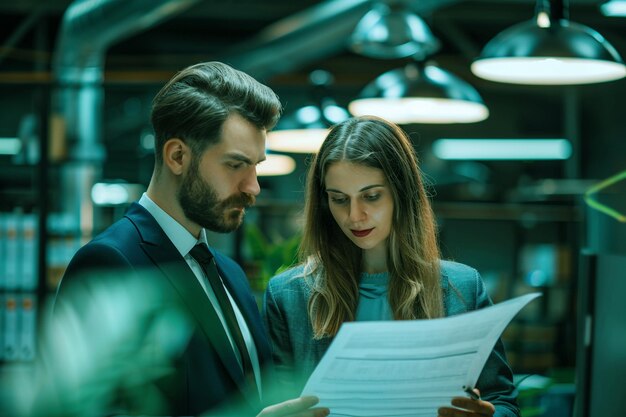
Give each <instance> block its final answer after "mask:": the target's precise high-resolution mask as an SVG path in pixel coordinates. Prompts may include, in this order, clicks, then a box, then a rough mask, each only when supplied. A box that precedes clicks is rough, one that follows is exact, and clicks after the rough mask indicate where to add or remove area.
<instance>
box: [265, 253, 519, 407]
mask: <svg viewBox="0 0 626 417" xmlns="http://www.w3.org/2000/svg"><path fill="white" fill-rule="evenodd" d="M310 279H311V277H310V276H309V277H304V275H303V266H297V267H295V268H292V269H289V270H287V271H285V272H283V273H281V274H280V275H277V276H275V277H274V278H272V279H271V280H270V282H269V285H268V287H267V290H266V292H265V297H264V303H263V318H264V320H265V324H266V326H267V329H268V331H269V335H270V340H271V342H272V347H273V354H272V355H273V359H274V364H275V366H276V368H275V370H276V375H275V377H276V379H277V380H278V381H277V382H279V383H280V384H281V385H282V386H283V387H284V390H285V391H287V392H285V393H284V394H285V395H298V394H299V393H300V391H301V390H302V388H303V387H304V383H305V382H306V380H307V378H308V377H309V376H310V375H311V373H312V372H313V370H314V369H315V366H316V365H317V364H318V362H319V361H320V360H321V358H322V356H323V355H324V353H325V352H326V350H327V349H328V346H329V345H330V342H331V340H332V338H330V337H328V338H324V339H321V340H315V339H313V328H312V326H311V322H310V320H309V317H308V314H307V303H308V299H309V295H310V287H309V285H308V284H307V282H306V281H307V280H310ZM441 286H442V289H443V297H444V298H443V301H444V308H445V314H446V316H453V315H455V314H460V313H464V312H467V311H471V310H476V309H478V308H482V307H485V306H488V305H491V304H492V301H491V299H490V298H489V295H488V294H487V292H486V289H485V285H484V283H483V280H482V278H481V277H480V275H479V274H478V271H476V270H475V269H474V268H471V267H469V266H467V265H463V264H460V263H456V262H450V261H441ZM512 381H513V375H512V372H511V369H510V368H509V366H508V364H507V361H506V356H505V353H504V346H503V345H502V342H501V341H500V340H498V342H497V344H496V346H495V347H494V349H493V352H492V353H491V355H490V356H489V359H488V360H487V363H486V364H485V367H484V368H483V371H482V373H481V375H480V377H479V379H478V383H477V388H478V389H480V392H481V396H482V398H483V399H485V400H487V401H490V402H491V403H492V404H493V405H494V406H495V407H496V414H495V415H496V416H497V417H514V416H515V417H519V415H520V414H519V408H518V406H517V401H516V398H517V390H516V389H515V387H514V385H513V382H512ZM442 405H443V404H442Z"/></svg>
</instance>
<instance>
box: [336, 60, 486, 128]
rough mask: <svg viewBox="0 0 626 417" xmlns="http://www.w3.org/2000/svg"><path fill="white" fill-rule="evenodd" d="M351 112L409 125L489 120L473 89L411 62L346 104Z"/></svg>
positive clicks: (432, 67) (444, 73)
mask: <svg viewBox="0 0 626 417" xmlns="http://www.w3.org/2000/svg"><path fill="white" fill-rule="evenodd" d="M348 109H349V110H350V113H352V114H354V115H356V116H361V115H376V116H379V117H382V118H385V119H387V120H389V121H392V122H395V123H399V124H408V123H473V122H479V121H481V120H485V119H486V118H487V117H489V110H488V109H487V107H486V106H485V104H484V103H483V100H482V98H481V97H480V94H478V91H476V89H475V88H474V87H472V86H471V85H470V84H468V83H467V82H465V81H464V80H462V79H461V78H459V77H457V76H455V75H454V74H452V73H450V72H449V71H446V70H444V69H442V68H439V67H437V66H435V65H432V64H426V65H425V64H423V63H421V62H415V63H410V64H408V65H407V66H405V67H404V68H400V69H395V70H392V71H389V72H386V73H384V74H382V75H380V76H379V77H378V78H376V79H375V80H374V81H373V82H372V83H370V84H369V85H367V86H366V87H365V88H364V89H363V91H362V93H361V97H360V98H358V99H356V100H354V101H352V102H351V103H350V104H349V105H348Z"/></svg>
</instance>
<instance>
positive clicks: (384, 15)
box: [349, 1, 440, 59]
mask: <svg viewBox="0 0 626 417" xmlns="http://www.w3.org/2000/svg"><path fill="white" fill-rule="evenodd" d="M349 45H350V48H351V49H352V50H353V51H354V52H356V53H358V54H359V55H363V56H367V57H370V58H381V59H395V58H406V57H409V56H419V57H420V58H424V57H426V56H428V55H431V54H433V53H435V52H436V51H437V50H439V48H440V44H439V41H438V40H437V38H435V37H434V36H433V34H432V32H431V31H430V28H429V27H428V25H427V24H426V23H425V22H424V21H423V20H422V19H421V18H420V17H419V16H418V15H417V14H415V13H413V12H412V11H410V10H409V9H408V8H407V7H406V5H405V4H403V3H399V2H393V1H389V2H388V3H383V2H376V3H374V4H373V6H372V9H371V10H370V11H369V12H367V13H366V14H365V16H363V17H362V18H361V20H360V21H359V23H357V25H356V27H355V28H354V31H353V32H352V35H351V37H350V43H349Z"/></svg>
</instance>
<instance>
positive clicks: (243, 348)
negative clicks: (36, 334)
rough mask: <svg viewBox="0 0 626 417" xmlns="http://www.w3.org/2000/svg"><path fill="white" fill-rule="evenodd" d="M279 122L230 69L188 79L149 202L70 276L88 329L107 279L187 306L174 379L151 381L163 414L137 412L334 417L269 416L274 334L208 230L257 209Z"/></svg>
mask: <svg viewBox="0 0 626 417" xmlns="http://www.w3.org/2000/svg"><path fill="white" fill-rule="evenodd" d="M280 112H281V104H280V102H279V100H278V97H277V96H276V95H275V93H274V92H273V91H272V90H271V89H270V88H268V87H267V86H264V85H262V84H260V83H259V82H257V81H256V80H254V79H253V78H252V77H250V76H248V75H246V74H244V73H242V72H240V71H237V70H235V69H233V68H231V67H229V66H227V65H225V64H222V63H219V62H208V63H202V64H197V65H194V66H191V67H188V68H186V69H184V70H183V71H181V72H179V73H178V74H177V75H175V76H174V77H173V78H172V79H171V80H170V81H169V82H168V83H167V84H166V85H165V86H164V87H163V88H162V89H161V91H160V92H159V93H158V94H157V96H156V97H155V99H154V102H153V108H152V115H151V119H152V124H153V127H154V131H155V168H154V173H153V176H152V178H151V181H150V184H149V186H148V190H147V192H146V193H145V194H144V195H143V196H142V197H141V199H140V200H139V202H138V203H134V204H132V205H131V207H130V208H129V209H128V211H127V213H126V215H125V216H124V217H123V218H122V219H121V220H119V221H118V222H116V223H115V224H113V225H112V226H110V227H109V228H108V229H106V230H105V231H104V232H103V233H101V234H100V235H98V236H97V237H95V238H94V239H93V240H92V241H91V242H89V243H88V244H87V245H85V246H84V247H82V248H81V249H80V250H79V251H78V252H77V254H76V255H75V256H74V258H73V259H72V261H71V262H70V264H69V266H68V268H67V271H66V273H65V275H64V277H63V279H62V281H61V284H60V287H59V291H58V294H57V298H56V305H55V309H57V310H63V309H65V310H67V309H68V308H70V309H71V308H76V309H77V310H76V311H77V312H78V313H77V314H75V316H74V317H78V320H80V318H81V317H86V316H87V315H85V314H83V313H82V312H80V311H81V310H84V309H85V308H89V307H91V308H92V309H93V308H95V307H94V306H93V305H92V306H89V303H82V304H81V306H82V307H76V306H77V305H78V303H76V299H77V298H76V297H75V296H74V295H73V294H75V292H74V291H73V289H74V288H81V287H82V288H88V287H89V286H88V285H86V283H88V282H93V281H98V280H99V281H102V280H111V282H114V281H116V282H117V284H116V285H119V284H120V282H121V283H122V285H124V284H123V283H124V282H125V280H129V281H128V282H130V280H134V279H136V277H141V278H142V279H143V281H142V285H148V286H149V288H151V289H152V291H153V292H154V291H155V289H156V292H158V293H160V296H162V298H163V299H164V300H165V299H167V300H169V301H168V303H170V302H173V303H174V304H177V305H182V306H183V307H182V310H183V312H184V314H185V316H186V317H188V318H189V322H190V323H191V330H190V332H189V334H188V336H187V339H185V340H186V343H185V344H184V347H183V348H182V351H181V352H179V353H177V354H176V355H171V356H173V357H171V358H169V359H171V363H168V364H167V366H168V368H167V369H166V370H165V371H163V372H162V375H161V374H160V376H159V377H158V378H157V380H156V381H152V382H154V384H153V385H152V389H153V390H154V389H156V390H157V392H158V394H159V395H158V401H157V402H156V404H157V405H156V406H155V405H154V404H151V405H150V406H149V407H148V406H147V407H141V406H139V409H136V406H135V407H132V408H135V409H133V410H131V411H132V412H134V413H141V414H146V413H149V414H160V413H164V414H168V415H194V416H195V415H200V414H202V413H205V412H209V413H210V412H215V411H216V410H220V412H228V411H230V412H234V413H236V414H237V415H255V414H256V413H258V412H259V411H260V414H259V415H260V416H264V417H271V416H289V415H294V416H296V415H297V416H302V417H305V416H315V417H320V416H325V415H326V414H327V413H328V410H327V409H321V408H310V407H312V406H313V405H314V404H315V402H316V399H315V398H310V397H301V398H297V399H293V400H289V401H285V402H282V403H278V404H275V405H272V406H267V407H265V408H263V405H266V404H267V399H268V397H270V396H269V394H267V393H268V392H269V390H270V388H271V387H270V386H269V385H270V383H271V381H269V380H267V379H264V378H263V374H264V370H265V369H266V366H267V365H269V362H270V361H271V355H270V347H269V344H268V340H267V338H266V334H265V330H264V329H263V327H262V322H261V320H260V317H259V312H258V309H257V306H256V304H255V301H254V299H253V297H252V295H251V292H250V288H249V285H248V283H247V279H246V276H245V275H244V272H243V271H242V269H241V268H240V267H239V266H238V265H237V264H236V263H235V262H234V261H233V260H231V259H229V258H228V257H226V256H224V255H223V254H220V253H219V252H218V251H216V250H215V249H214V248H211V247H210V245H209V243H208V242H207V236H206V231H205V229H208V230H212V231H215V232H221V233H227V232H231V231H233V230H235V229H236V228H237V227H239V225H240V224H241V222H242V220H243V216H244V213H245V209H246V208H247V207H248V206H250V205H252V204H254V202H255V196H256V195H258V194H259V192H260V188H259V183H258V181H257V176H256V165H257V164H258V163H259V162H261V161H263V160H264V159H265V139H266V132H267V131H268V130H269V129H271V128H272V127H273V126H274V125H275V124H276V122H277V120H278V118H279V117H280ZM103 271H104V272H103ZM112 276H115V277H116V278H111V277H112ZM120 276H122V277H123V279H120ZM107 277H108V278H107ZM100 288H102V286H100ZM105 288H106V287H105ZM90 294H93V291H92V292H90V291H85V293H84V295H81V296H79V298H81V299H82V300H84V299H85V298H88V297H89V296H90ZM110 301H111V302H113V303H114V302H115V300H110ZM85 306H86V307H85ZM127 319H128V320H132V319H133V318H132V317H128V318H127ZM153 342H154V341H153ZM151 348H152V347H151ZM161 348H162V347H159V346H157V350H158V351H163V350H165V349H164V348H163V349H161ZM144 351H145V349H143V350H142V352H144ZM160 366H163V364H160ZM151 393H153V391H151ZM262 397H263V398H262ZM135 403H136V401H135ZM122 410H124V408H122ZM225 410H226V411H225Z"/></svg>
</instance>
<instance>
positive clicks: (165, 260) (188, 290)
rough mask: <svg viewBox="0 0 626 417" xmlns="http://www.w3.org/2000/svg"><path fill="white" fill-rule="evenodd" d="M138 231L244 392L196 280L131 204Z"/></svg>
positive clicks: (240, 376)
mask: <svg viewBox="0 0 626 417" xmlns="http://www.w3.org/2000/svg"><path fill="white" fill-rule="evenodd" d="M126 217H128V218H129V219H130V220H131V221H132V222H133V223H134V224H135V225H136V226H137V229H138V230H139V233H140V234H141V236H142V239H143V242H142V244H141V246H142V249H143V250H144V251H145V253H146V254H147V255H148V256H149V257H150V258H151V259H152V261H153V262H154V264H155V265H156V266H157V267H158V268H159V269H160V270H161V271H162V272H163V273H164V275H165V276H166V277H167V279H168V280H169V281H170V283H171V284H172V286H173V287H174V288H175V289H176V291H177V292H178V294H179V295H180V297H181V298H182V299H183V300H184V303H185V305H186V307H187V308H188V309H189V311H190V312H191V314H192V316H193V317H194V318H195V321H196V322H197V323H198V325H199V327H200V329H201V330H202V332H203V333H204V335H205V336H206V338H207V339H208V341H209V342H210V343H211V344H212V345H213V347H214V348H215V351H216V352H217V354H218V355H219V357H220V359H221V361H222V362H223V363H224V365H225V368H226V369H227V370H228V372H229V374H230V376H231V378H232V379H233V380H234V381H235V382H236V384H237V385H238V386H239V388H240V389H241V391H242V392H244V393H247V392H248V391H249V390H248V389H247V387H246V382H245V379H244V377H243V373H242V371H241V367H240V366H239V362H238V361H237V359H236V357H235V353H234V351H233V348H232V346H231V344H230V341H229V340H228V336H227V335H226V332H225V330H224V327H223V326H222V324H221V321H220V319H219V317H218V315H217V313H216V312H215V309H214V308H213V305H212V304H211V302H210V300H209V298H208V297H207V296H206V294H205V292H204V289H203V288H202V286H201V285H200V283H199V282H198V279H197V278H196V276H195V275H194V273H193V272H192V271H191V268H189V265H188V264H187V262H186V261H185V260H184V259H183V257H182V256H181V255H180V253H179V252H178V250H177V249H176V247H175V246H174V244H173V243H172V242H171V241H170V240H169V238H168V237H167V235H165V233H164V232H163V230H162V229H161V228H160V226H159V225H158V223H157V222H156V220H154V218H153V217H152V216H151V215H150V214H149V213H148V212H147V211H146V210H145V209H144V208H143V207H141V206H140V205H138V204H133V205H132V206H131V208H130V209H129V211H128V213H127V214H126Z"/></svg>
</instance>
